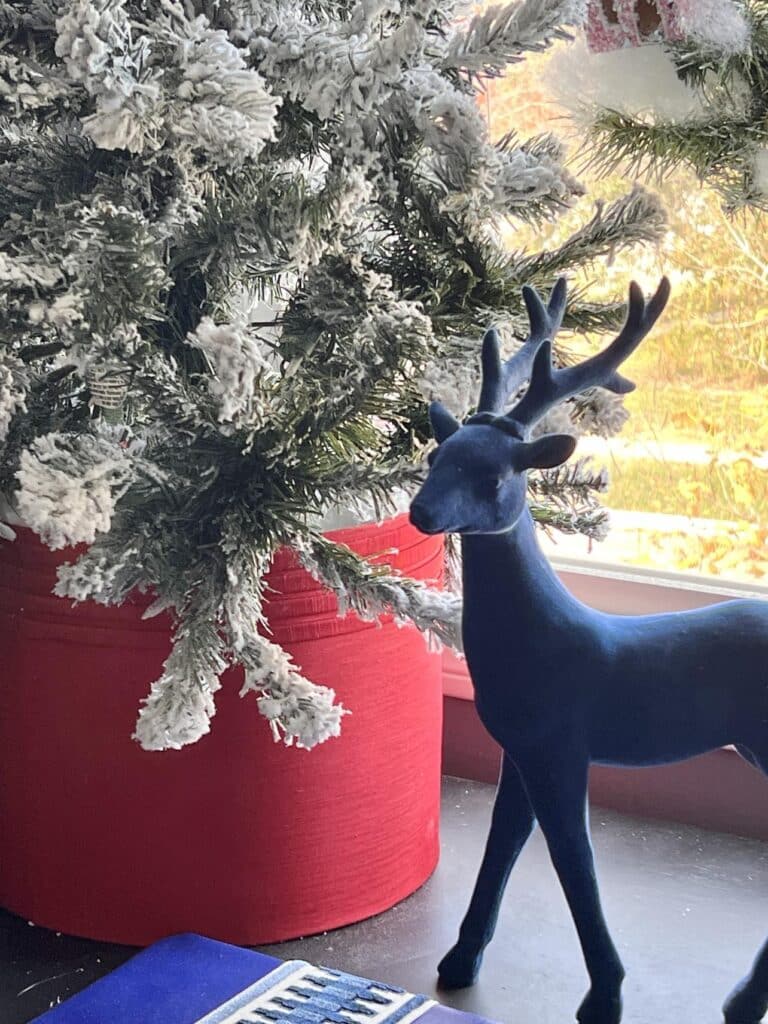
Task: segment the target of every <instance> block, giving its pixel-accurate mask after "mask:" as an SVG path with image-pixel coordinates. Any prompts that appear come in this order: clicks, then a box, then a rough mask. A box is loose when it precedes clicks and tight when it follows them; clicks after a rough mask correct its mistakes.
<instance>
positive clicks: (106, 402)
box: [85, 363, 130, 410]
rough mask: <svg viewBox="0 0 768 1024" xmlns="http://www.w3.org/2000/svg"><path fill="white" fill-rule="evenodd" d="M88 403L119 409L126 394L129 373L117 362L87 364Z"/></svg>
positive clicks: (102, 407) (101, 407)
mask: <svg viewBox="0 0 768 1024" xmlns="http://www.w3.org/2000/svg"><path fill="white" fill-rule="evenodd" d="M85 379H86V383H87V384H88V390H89V392H90V404H91V405H92V406H98V408H100V409H109V410H114V409H120V408H121V407H122V405H123V402H124V401H125V399H126V396H127V395H128V387H129V384H130V374H129V373H128V371H127V370H126V369H125V367H123V366H120V365H119V364H118V363H109V364H107V365H103V366H89V367H88V369H87V370H86V374H85Z"/></svg>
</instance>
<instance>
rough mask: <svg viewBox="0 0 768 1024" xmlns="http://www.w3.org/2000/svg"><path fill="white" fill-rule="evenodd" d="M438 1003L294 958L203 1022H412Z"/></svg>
mask: <svg viewBox="0 0 768 1024" xmlns="http://www.w3.org/2000/svg"><path fill="white" fill-rule="evenodd" d="M434 1005H435V1004H434V1001H433V1000H431V999H428V998H427V997H426V996H417V995H413V994H411V993H410V992H406V991H404V990H403V989H401V988H395V987H394V986H391V985H383V984H381V983H380V982H374V981H370V980H369V979H367V978H358V977H357V976H356V975H354V974H344V973H342V972H341V971H332V970H329V969H328V968H323V967H314V966H313V965H312V964H309V963H306V962H305V961H303V960H289V961H286V963H284V964H281V966H280V967H278V968H277V969H276V970H274V971H270V973H269V974H267V975H265V976H264V977H263V978H260V979H259V981H257V982H255V983H254V984H253V985H251V986H249V987H248V988H247V989H245V990H244V991H243V992H240V993H238V995H236V996H235V997H234V998H233V999H231V1000H229V1002H227V1003H225V1004H224V1005H223V1006H220V1007H218V1008H217V1009H216V1010H213V1011H212V1012H211V1013H208V1014H206V1015H205V1016H204V1017H201V1018H200V1020H199V1022H198V1024H323V1022H325V1021H327V1022H329V1024H356V1022H357V1024H411V1022H412V1021H414V1020H415V1019H416V1018H417V1017H420V1016H421V1015H422V1014H424V1013H426V1011H427V1010H428V1009H429V1008H430V1007H431V1006H434Z"/></svg>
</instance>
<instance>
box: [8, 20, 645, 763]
mask: <svg viewBox="0 0 768 1024" xmlns="http://www.w3.org/2000/svg"><path fill="white" fill-rule="evenodd" d="M581 16H582V11H581V10H580V6H579V5H578V4H577V3H573V2H571V0H520V2H517V0H516V2H514V3H512V4H508V5H505V6H502V7H498V8H490V9H489V10H488V11H486V12H485V13H480V14H477V15H475V16H473V17H463V16H462V12H461V11H460V10H458V9H456V8H454V7H452V5H451V4H446V3H443V2H437V0H413V2H404V3H401V2H399V0H361V2H359V3H346V2H343V0H342V2H335V0H324V2H321V0H303V2H302V0H291V2H281V0H266V2H261V0H185V2H183V3H182V2H176V0H159V2H149V0H33V2H32V3H29V2H21V0H6V2H4V3H1V4H0V37H2V47H1V48H0V84H1V85H2V88H0V111H2V115H3V116H2V125H1V126H0V127H1V131H0V290H1V291H2V295H3V301H2V304H0V494H2V495H3V496H4V501H5V506H4V507H5V514H4V521H5V525H3V523H2V522H0V534H2V536H3V539H2V540H0V543H13V533H14V531H13V526H14V525H15V524H17V523H22V524H24V525H26V526H28V527H30V528H31V529H33V530H34V531H35V532H36V533H37V534H38V535H39V536H40V538H41V539H42V540H43V541H44V542H45V543H46V544H47V545H49V546H50V547H51V548H54V549H55V548H63V547H66V546H69V545H72V544H77V543H85V544H87V545H88V550H87V552H86V553H85V554H84V555H82V556H81V557H80V558H79V559H77V560H73V561H72V562H71V563H70V564H69V565H67V566H65V567H63V568H62V569H61V570H60V580H59V584H58V587H57V592H58V593H59V594H60V595H61V596H62V598H67V599H76V600H85V599H90V600H95V601H99V602H103V603H118V602H120V601H122V600H124V599H125V597H126V596H127V595H128V594H129V593H130V592H131V591H133V590H135V589H136V588H139V589H141V590H144V591H148V592H150V593H152V594H154V595H155V596H156V600H155V602H154V604H153V605H152V607H151V608H150V610H149V611H150V612H153V611H154V612H159V611H161V610H166V609H167V610H170V611H171V612H172V614H173V615H174V618H175V623H176V624H175V632H174V638H173V639H174V642H173V649H172V652H171V654H170V656H169V658H168V660H167V662H166V664H165V667H164V671H163V674H162V676H161V677H160V678H159V679H158V680H156V681H155V682H154V683H153V685H152V687H151V691H150V693H149V696H148V698H147V700H146V702H145V704H144V706H143V708H142V709H141V713H140V716H139V721H138V725H137V729H136V738H137V739H138V740H139V742H140V743H141V744H142V745H143V746H144V747H145V748H148V749H164V748H174V747H179V746H182V745H184V744H187V743H191V742H194V741H196V740H197V739H198V738H199V737H200V736H202V735H204V734H205V733H206V732H207V731H208V729H209V727H210V718H211V716H212V715H213V713H214V710H215V704H214V695H215V693H216V690H217V689H218V687H219V685H220V684H219V677H220V675H221V673H222V671H223V670H224V669H225V668H226V667H227V666H228V665H230V664H233V663H239V664H240V665H242V666H243V668H244V672H245V683H244V688H243V689H244V692H249V691H252V692H255V693H256V695H257V697H258V701H259V707H260V710H261V711H262V713H263V714H264V715H265V717H266V718H267V719H268V720H269V721H270V723H271V725H272V728H273V731H274V732H275V733H276V735H277V736H282V737H283V738H284V739H285V740H286V741H289V742H294V741H295V742H298V743H299V744H301V745H304V746H312V745H313V744H314V743H316V742H318V741H321V740H323V739H325V738H327V737H328V736H331V735H335V734H336V733H337V732H338V730H339V726H340V720H341V716H342V709H341V707H340V705H339V704H336V703H335V695H334V694H333V692H332V691H331V690H329V689H327V688H325V687H320V686H317V685H315V684H314V683H313V682H311V681H309V680H306V679H304V678H303V677H302V676H301V674H300V672H299V670H298V669H297V668H296V667H295V666H294V665H293V664H292V662H291V660H290V658H289V657H288V655H287V654H286V652H285V651H283V650H282V649H281V648H280V647H279V646H278V645H276V644H274V643H272V642H271V641H270V640H269V639H268V638H267V637H266V636H265V630H264V629H263V628H261V627H263V625H264V622H263V618H264V616H263V608H262V594H263V587H264V582H263V580H264V574H265V572H266V570H267V569H268V567H269V564H270V560H271V557H272V555H273V553H274V552H275V550H276V549H277V548H278V547H279V546H281V545H288V546H289V547H291V548H293V549H294V550H295V551H296V552H297V553H298V555H299V558H300V560H301V562H302V563H303V564H304V566H305V567H306V568H307V569H309V571H310V572H312V573H313V574H314V575H315V576H316V577H317V578H318V579H320V580H322V581H323V582H324V583H326V584H327V585H328V586H330V587H331V588H332V589H333V590H334V591H335V593H336V594H337V596H338V598H339V601H340V604H341V605H342V606H343V607H352V608H353V609H355V610H356V611H358V612H359V613H360V614H363V615H366V616H373V615H377V614H379V613H381V612H383V611H391V612H394V613H395V615H396V616H397V617H398V618H399V619H401V620H410V621H412V622H413V623H415V625H416V626H418V627H419V628H420V629H423V630H425V631H427V632H431V633H433V634H435V635H436V636H437V637H438V638H442V639H446V638H447V639H450V637H451V635H452V632H453V627H454V626H455V619H456V613H457V605H458V599H457V598H455V597H453V596H451V595H447V596H445V595H442V594H440V593H438V592H436V591H433V590H430V589H429V588H426V587H424V586H423V585H421V584H416V583H413V582H410V581H408V580H404V579H400V578H398V577H395V576H392V575H388V574H387V572H386V571H385V570H381V569H372V568H371V567H370V566H369V565H368V564H367V563H365V562H363V561H361V560H360V559H358V558H357V557H356V556H354V555H353V554H352V553H351V552H350V551H349V550H348V549H346V548H343V547H341V546H339V545H337V544H334V543H333V542H332V541H331V540H329V539H328V538H326V537H325V536H324V535H323V532H322V531H323V525H324V523H327V522H328V519H327V516H328V514H329V512H331V511H332V510H333V509H334V508H337V507H339V506H346V507H350V506H353V507H356V508H357V509H358V511H359V513H360V515H362V516H365V515H369V516H370V517H374V516H375V515H377V514H379V512H380V510H382V509H384V510H386V509H388V508H391V507H392V504H393V499H394V501H395V503H396V498H397V495H398V494H401V493H404V494H407V493H408V492H409V491H411V490H412V489H413V486H414V484H415V481H416V480H417V479H418V477H419V475H420V474H421V472H422V468H421V466H422V458H423V453H424V450H425V445H426V443H427V441H428V436H429V432H428V426H427V422H426V412H425V409H426V403H425V399H427V398H433V397H437V398H440V399H442V400H443V401H444V402H446V404H447V405H448V406H449V407H450V408H451V409H452V411H453V412H454V413H455V414H457V415H463V414H465V413H466V412H467V411H468V408H467V402H466V400H465V396H466V395H468V394H474V387H471V386H470V382H473V381H474V379H475V377H476V374H477V372H478V371H477V368H476V366H475V355H474V353H475V351H476V343H477V337H478V332H479V331H481V330H482V329H483V328H484V327H485V326H487V325H488V324H490V323H494V324H496V325H497V326H498V327H499V329H500V332H501V335H502V339H503V340H504V342H505V344H506V346H507V348H508V350H510V351H511V350H513V349H514V347H515V345H516V344H517V343H519V340H520V338H521V337H522V332H523V330H524V324H525V315H524V309H523V307H522V300H521V294H520V288H521V285H522V284H524V283H530V284H533V285H536V286H538V287H540V288H546V287H548V286H549V285H550V284H551V283H552V282H553V281H554V279H555V278H556V277H557V276H558V275H560V274H562V273H567V272H568V271H569V270H570V269H572V268H576V267H578V266H581V265H583V264H584V263H585V262H587V261H589V260H592V259H595V258H599V257H601V256H603V255H605V254H608V253H611V252H613V251H615V249H616V248H617V247H620V246H623V245H632V244H635V243H637V242H645V241H651V240H653V239H655V238H657V237H658V235H659V233H660V231H661V230H662V225H663V218H662V215H661V212H660V210H659V208H658V206H657V205H656V203H655V202H654V201H652V200H651V199H650V198H649V197H648V196H647V195H646V194H645V193H644V192H642V191H635V192H633V193H631V194H630V195H628V196H627V197H625V198H623V199H621V200H619V201H618V202H616V203H614V204H612V205H610V206H607V207H605V208H602V209H600V210H599V211H598V213H597V214H595V215H594V216H593V217H592V218H591V219H587V218H585V223H584V226H583V227H582V228H581V229H580V230H579V231H578V232H577V233H576V234H575V235H574V236H573V237H572V238H570V239H569V240H567V241H566V242H565V244H564V245H562V246H561V247H559V248H558V249H556V250H554V251H550V252H536V253H529V252H509V251H506V250H505V249H504V248H503V246H502V243H501V241H500V235H499V232H498V227H499V224H500V223H501V221H502V220H503V219H505V218H521V219H523V220H525V221H531V220H536V219H538V218H547V217H552V216H555V215H557V213H558V212H559V211H560V210H561V209H563V208H565V207H567V206H569V205H570V204H571V203H572V202H573V201H574V200H575V199H576V197H577V196H579V195H580V193H581V189H580V187H579V185H578V183H577V182H576V181H575V180H574V179H573V178H572V177H571V175H570V174H569V173H568V172H567V171H566V170H565V169H564V168H563V165H562V156H563V154H562V152H561V149H560V146H559V145H558V143H557V141H556V140H555V139H554V138H553V137H552V136H551V135H548V134H543V135H541V136H538V137H536V138H534V139H531V140H527V141H519V140H517V139H514V138H511V137H505V138H504V139H501V140H495V141H492V140H489V138H488V137H487V133H486V129H485V125H484V122H483V119H482V117H481V115H480V112H479V108H478V104H477V101H476V89H477V86H478V84H479V83H480V84H482V81H483V79H484V78H486V77H488V76H491V75H495V74H498V73H500V72H501V71H502V70H503V69H504V68H505V67H506V66H507V65H508V64H510V63H512V62H514V61H517V60H520V59H522V58H523V57H524V55H525V53H526V52H529V51H534V50H539V49H541V48H543V47H545V46H546V45H548V44H549V43H550V42H551V41H552V40H554V39H556V38H560V37H562V36H563V35H564V34H565V33H566V30H567V29H568V27H569V26H571V25H574V24H576V23H577V22H578V21H579V20H580V18H581ZM622 312H623V309H622V306H621V305H616V306H611V307H607V308H606V307H602V306H596V305H593V304H590V303H589V302H588V301H586V300H584V298H583V297H582V298H581V300H577V301H576V302H574V303H573V304H572V306H571V308H570V310H569V312H568V315H567V317H566V322H565V323H566V327H571V328H573V329H578V330H588V329H596V330H599V329H607V328H613V327H614V326H615V324H616V322H617V320H618V319H620V318H621V315H622ZM618 401H619V400H618V399H616V398H615V397H613V396H609V395H608V394H607V393H602V392H593V393H592V394H589V395H587V396H586V397H583V398H581V399H580V400H579V403H578V404H577V405H573V406H572V407H571V408H570V410H569V412H568V415H569V417H570V419H571V420H575V421H576V422H577V425H578V422H581V424H582V426H584V427H588V428H591V429H595V430H609V429H612V428H613V427H615V425H616V424H617V423H619V422H620V421H621V418H622V410H621V408H620V406H619V405H617V402H618ZM547 428H549V425H548V427H547ZM600 485H601V478H600V476H599V475H598V476H593V475H592V474H590V472H589V471H588V470H587V469H586V468H584V467H577V468H576V469H575V470H571V471H569V473H567V474H562V473H560V474H556V475H555V476H554V477H549V478H546V477H540V478H539V479H538V480H536V481H532V488H533V489H534V492H535V493H534V494H533V495H532V502H533V504H534V512H535V515H536V516H537V518H538V519H539V520H540V521H543V522H545V523H547V524H550V525H555V526H559V527H561V528H564V529H582V530H587V531H589V530H591V531H597V530H600V529H601V527H602V514H601V513H600V511H599V510H598V509H596V508H595V507H594V505H593V503H592V502H591V499H590V496H591V494H592V492H593V491H594V490H595V489H596V488H599V487H600Z"/></svg>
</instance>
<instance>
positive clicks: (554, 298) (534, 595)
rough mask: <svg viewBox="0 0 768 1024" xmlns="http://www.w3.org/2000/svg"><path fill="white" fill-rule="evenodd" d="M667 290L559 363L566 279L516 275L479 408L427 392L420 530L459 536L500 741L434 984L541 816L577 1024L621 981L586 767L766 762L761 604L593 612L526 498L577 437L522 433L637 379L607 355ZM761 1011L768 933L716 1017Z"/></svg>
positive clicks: (471, 945) (615, 355) (453, 982)
mask: <svg viewBox="0 0 768 1024" xmlns="http://www.w3.org/2000/svg"><path fill="white" fill-rule="evenodd" d="M668 297H669V284H668V282H667V280H666V279H663V280H662V282H661V284H660V285H659V288H658V290H657V291H656V293H655V295H654V296H653V297H652V298H651V299H650V301H649V302H648V303H647V304H646V302H645V300H644V298H643V294H642V291H641V289H640V288H639V287H638V285H637V284H635V283H634V282H633V283H632V284H631V285H630V290H629V308H628V313H627V318H626V322H625V324H624V327H623V328H622V330H621V332H620V333H619V334H618V336H617V337H616V338H615V339H614V340H613V342H612V343H611V344H610V345H609V346H608V347H607V348H606V349H604V350H603V351H602V352H600V353H598V354H597V355H595V356H593V357H591V358H589V359H587V360H586V361H584V362H582V363H580V364H578V365H575V366H570V367H567V368H564V369H556V368H554V367H553V364H552V355H551V339H552V337H553V335H554V334H555V332H556V330H557V329H558V327H559V326H560V322H561V320H562V317H563V312H564V309H565V282H564V281H562V280H561V281H558V283H557V284H556V285H555V288H554V289H553V292H552V295H551V297H550V299H549V303H548V305H547V306H545V305H544V304H543V302H542V301H541V299H540V298H539V297H538V295H537V294H536V292H535V291H534V290H533V289H530V288H525V289H524V300H525V304H526V307H527V310H528V315H529V319H530V323H531V330H530V335H529V337H528V339H527V340H526V341H525V343H524V344H523V345H522V347H521V348H520V349H519V351H518V352H517V353H516V354H515V355H514V356H512V358H511V359H509V360H508V361H507V362H505V363H502V362H501V359H500V356H499V344H498V336H497V334H496V332H495V331H493V330H490V331H488V332H487V333H486V335H485V337H484V339H483V348H482V370H483V380H482V387H481V393H480V400H479V403H478V411H477V413H476V414H475V415H473V416H471V417H469V419H468V420H467V421H466V423H465V424H464V425H460V424H459V423H458V422H457V421H456V420H455V419H454V417H453V416H452V415H451V414H450V413H449V412H448V411H447V410H446V409H445V408H444V407H443V406H441V405H440V404H439V403H433V404H432V405H431V406H430V419H431V423H432V428H433V430H434V434H435V437H436V439H437V441H438V447H437V448H435V449H434V450H433V451H432V452H431V453H430V456H429V464H430V468H429V473H428V475H427V478H426V480H425V482H424V484H423V486H422V487H421V489H420V490H419V492H418V494H417V495H416V497H415V498H414V500H413V502H412V504H411V511H410V515H411V521H412V522H413V523H414V524H415V525H416V526H417V527H418V528H419V529H420V530H422V531H423V532H425V533H440V532H451V533H458V534H460V535H461V545H462V553H463V585H464V612H463V622H462V628H463V637H464V649H465V653H466V658H467V663H468V666H469V670H470V673H471V676H472V680H473V684H474V688H475V699H476V704H477V710H478V713H479V715H480V718H481V719H482V721H483V723H484V725H485V727H486V728H487V729H488V731H489V732H490V733H491V735H492V736H493V737H494V738H495V739H496V740H497V741H498V742H499V744H500V745H501V747H502V748H503V751H504V756H503V762H502V768H501V776H500V781H499V786H498V791H497V794H496V802H495V806H494V810H493V817H492V822H491V828H490V832H489V835H488V840H487V845H486V849H485V854H484V857H483V860H482V864H481V867H480V872H479V875H478V878H477V882H476V885H475V889H474V892H473V895H472V899H471V901H470V905H469V909H468V910H467V913H466V916H465V917H464V920H463V922H462V924H461V928H460V931H459V938H458V941H457V943H456V945H455V946H454V947H453V948H452V949H451V950H450V952H448V953H447V955H446V956H445V957H444V959H443V960H442V962H441V963H440V965H439V968H438V972H439V975H440V980H441V984H442V986H443V987H448V988H461V987H464V986H466V985H471V984H472V983H473V982H474V981H475V979H476V977H477V973H478V971H479V968H480V962H481V959H482V955H483V950H484V948H485V946H486V945H487V944H488V942H489V941H490V939H491V937H492V935H493V932H494V928H495V924H496V918H497V915H498V911H499V905H500V902H501V899H502V894H503V892H504V887H505V884H506V882H507V878H508V876H509V873H510V871H511V869H512V866H513V865H514V863H515V860H516V858H517V856H518V854H519V853H520V851H521V850H522V848H523V846H524V844H525V842H526V840H527V839H528V836H529V835H530V833H531V831H532V830H533V827H534V824H535V822H536V821H538V822H539V824H540V825H541V828H542V830H543V832H544V835H545V837H546V841H547V845H548V849H549V853H550V856H551V858H552V861H553V863H554V866H555V869H556V871H557V874H558V877H559V879H560V882H561V884H562V886H563V890H564V892H565V896H566V898H567V901H568V904H569V907H570V910H571V913H572V915H573V919H574V922H575V925H576V930H577V932H578V936H579V940H580V943H581V948H582V951H583V954H584V958H585V961H586V966H587V971H588V974H589V979H590V989H589V991H588V993H587V995H586V996H585V998H584V1000H583V1002H582V1003H581V1006H580V1007H579V1009H578V1012H577V1014H576V1016H577V1019H578V1020H579V1021H580V1022H581V1024H618V1021H619V1020H620V1018H621V1010H622V1003H621V984H622V980H623V977H624V968H623V966H622V963H621V960H620V958H619V954H618V953H617V951H616V948H615V946H614V944H613V942H612V940H611V936H610V934H609V931H608V928H607V926H606V923H605V920H604V918H603V912H602V909H601V906H600V894H599V891H598V885H597V880H596V877H595V869H594V864H593V857H592V848H591V844H590V837H589V828H588V818H587V773H588V769H589V765H590V763H592V762H594V763H598V764H609V765H636V766H642V765H657V764H664V763H668V762H672V761H678V760H683V759H685V758H688V757H692V756H694V755H695V754H701V753H703V752H704V751H708V750H712V749H714V748H717V747H721V746H723V745H725V744H734V745H735V746H736V748H737V750H738V751H739V752H740V753H741V754H742V756H743V757H744V758H746V759H747V760H748V761H750V762H751V763H752V764H753V765H755V766H756V767H758V768H760V769H762V770H763V771H764V772H767V773H768V603H766V602H763V601H760V600H738V601H728V602H726V603H723V604H718V605H715V606H710V607H707V608H702V609H697V610H694V611H685V612H673V613H670V614H660V615H645V616H621V615H606V614H602V613H601V612H598V611H595V610H593V609H591V608H588V607H586V606H585V605H583V604H581V603H580V602H579V601H577V600H576V599H575V598H574V597H573V596H572V595H571V594H570V593H569V592H568V591H567V590H566V589H565V588H564V587H563V586H562V584H561V583H560V581H559V579H558V577H557V576H556V575H555V573H554V571H553V570H552V568H551V566H550V565H549V564H548V562H547V561H546V559H545V558H544V556H543V554H542V552H541V550H540V548H539V547H538V544H537V542H536V538H535V535H534V525H533V521H532V518H531V515H530V512H529V511H528V508H527V504H526V471H527V470H529V469H532V468H534V467H535V468H546V467H552V466H557V465H559V464H560V463H562V462H564V461H565V460H566V459H567V458H568V457H569V456H570V455H571V454H572V452H573V450H574V448H575V446H576V441H575V440H574V439H573V438H572V437H568V436H567V435H562V434H550V435H544V436H541V437H537V438H535V439H534V440H531V439H530V435H531V430H532V428H533V427H534V425H535V424H536V422H537V421H538V420H540V419H541V418H542V417H543V416H544V415H545V413H546V412H547V411H548V410H549V409H551V408H552V407H553V406H554V405H556V404H557V403H558V402H562V401H564V400H566V399H568V398H570V397H571V396H573V395H576V394H579V393H580V392H582V391H584V390H585V389H587V388H592V387H597V386H599V387H603V388H608V389H609V390H612V391H614V392H616V393H623V392H627V391H630V390H631V389H632V388H633V387H634V385H633V384H632V383H631V382H630V381H628V380H627V379H626V378H624V377H622V376H621V375H620V374H619V373H618V372H617V368H618V366H619V365H620V364H621V363H622V362H623V361H624V360H625V359H626V358H627V357H628V356H629V355H630V354H631V353H632V352H633V351H634V349H635V348H636V347H637V345H639V343H640V342H641V341H642V339H643V338H644V337H645V335H646V334H647V333H648V332H649V330H650V329H651V327H652V326H653V324H654V323H655V321H656V320H657V318H658V317H659V315H660V314H661V312H662V310H663V309H664V306H665V305H666V302H667V299H668ZM526 381H528V386H527V389H526V390H525V391H524V393H523V394H522V397H519V391H520V389H521V387H522V385H523V384H524V383H525V382H526ZM516 396H518V397H516ZM515 397H516V400H515V401H514V405H513V406H512V408H510V409H506V406H507V405H508V404H510V403H511V402H512V400H513V399H515ZM766 1010H768V942H767V943H766V944H765V945H764V946H763V948H762V949H761V951H760V952H759V954H758V956H757V959H756V961H755V963H754V965H753V967H752V970H751V972H750V973H749V975H748V976H747V977H746V978H745V979H744V980H743V981H742V982H741V983H740V984H739V985H738V986H737V987H736V988H735V990H734V991H733V993H732V994H731V995H730V997H729V998H728V1000H727V1002H726V1004H725V1007H724V1013H725V1019H726V1021H727V1024H757V1022H758V1021H760V1020H761V1019H762V1018H763V1016H764V1014H765V1013H766Z"/></svg>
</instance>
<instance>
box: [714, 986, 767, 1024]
mask: <svg viewBox="0 0 768 1024" xmlns="http://www.w3.org/2000/svg"><path fill="white" fill-rule="evenodd" d="M766 1011H768V994H765V993H759V994H758V995H755V994H754V993H752V992H750V991H749V985H748V984H747V983H746V982H741V984H739V985H737V986H736V988H735V989H734V990H733V992H732V993H731V994H730V996H728V999H727V1000H726V1003H725V1006H724V1007H723V1015H724V1016H725V1024H760V1021H761V1020H762V1019H763V1017H764V1016H765V1014H766Z"/></svg>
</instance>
